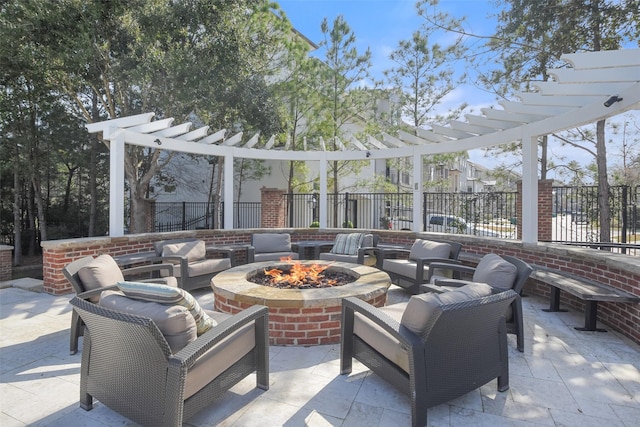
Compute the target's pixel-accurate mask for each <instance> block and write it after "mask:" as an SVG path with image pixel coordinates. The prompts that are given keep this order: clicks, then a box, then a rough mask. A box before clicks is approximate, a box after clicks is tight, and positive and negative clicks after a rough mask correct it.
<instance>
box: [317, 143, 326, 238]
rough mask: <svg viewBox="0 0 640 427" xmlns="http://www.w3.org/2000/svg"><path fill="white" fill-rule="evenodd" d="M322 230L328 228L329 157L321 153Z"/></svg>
mask: <svg viewBox="0 0 640 427" xmlns="http://www.w3.org/2000/svg"><path fill="white" fill-rule="evenodd" d="M319 169H320V215H319V218H318V221H319V222H320V228H327V206H328V204H327V155H326V153H325V152H322V153H320V168H319Z"/></svg>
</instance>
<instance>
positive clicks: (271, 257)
mask: <svg viewBox="0 0 640 427" xmlns="http://www.w3.org/2000/svg"><path fill="white" fill-rule="evenodd" d="M282 258H290V259H298V254H297V253H296V252H272V253H264V254H259V253H256V254H255V255H254V257H253V260H254V261H255V262H262V261H280V260H281V259H282Z"/></svg>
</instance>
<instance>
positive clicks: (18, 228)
mask: <svg viewBox="0 0 640 427" xmlns="http://www.w3.org/2000/svg"><path fill="white" fill-rule="evenodd" d="M16 151H17V148H16ZM20 188H21V186H20V158H19V155H18V154H17V153H16V161H15V163H14V165H13V265H22V221H20V191H19V189H20Z"/></svg>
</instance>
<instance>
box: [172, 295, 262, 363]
mask: <svg viewBox="0 0 640 427" xmlns="http://www.w3.org/2000/svg"><path fill="white" fill-rule="evenodd" d="M253 321H255V322H256V326H255V328H256V346H258V347H264V348H266V350H267V351H268V346H269V337H268V333H269V329H268V325H269V309H268V307H266V306H263V305H254V306H252V307H249V308H247V309H246V310H243V311H241V312H240V313H238V314H235V315H233V316H232V317H230V318H228V319H226V320H224V321H222V322H220V323H219V324H218V325H216V326H214V327H213V328H211V329H210V330H209V331H207V332H205V333H204V334H202V335H201V336H199V337H198V338H197V339H196V340H195V341H192V342H191V343H189V344H187V346H186V347H184V348H183V349H182V350H180V351H179V352H177V353H176V354H173V355H172V356H171V357H170V358H169V363H170V364H171V365H179V366H182V367H183V368H187V369H188V368H189V367H191V366H193V364H194V363H195V362H196V360H198V358H200V356H202V355H203V354H204V353H206V352H207V351H208V350H210V349H211V348H212V347H213V346H215V345H216V344H218V343H219V342H220V341H222V340H223V339H225V338H226V337H228V336H229V335H231V334H232V333H234V332H236V331H237V330H239V329H240V328H242V327H243V326H245V325H247V324H249V323H251V322H253Z"/></svg>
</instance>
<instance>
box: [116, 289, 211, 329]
mask: <svg viewBox="0 0 640 427" xmlns="http://www.w3.org/2000/svg"><path fill="white" fill-rule="evenodd" d="M118 288H120V291H122V293H123V294H124V295H125V296H126V297H128V298H132V299H135V300H139V301H147V302H157V303H160V304H167V305H179V306H182V307H185V308H186V309H187V310H189V313H191V315H192V316H193V319H194V320H195V322H196V327H197V330H196V333H197V335H198V336H200V335H202V334H204V333H205V332H207V331H208V330H209V329H211V328H212V327H214V326H215V325H216V324H217V323H216V321H215V320H213V319H212V318H211V317H209V315H208V314H207V313H206V312H205V311H204V310H203V309H202V307H200V304H198V301H196V299H195V298H194V297H193V295H191V294H190V293H189V292H187V291H185V290H184V289H180V288H174V287H171V286H166V285H161V284H157V283H140V282H124V281H123V282H118Z"/></svg>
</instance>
